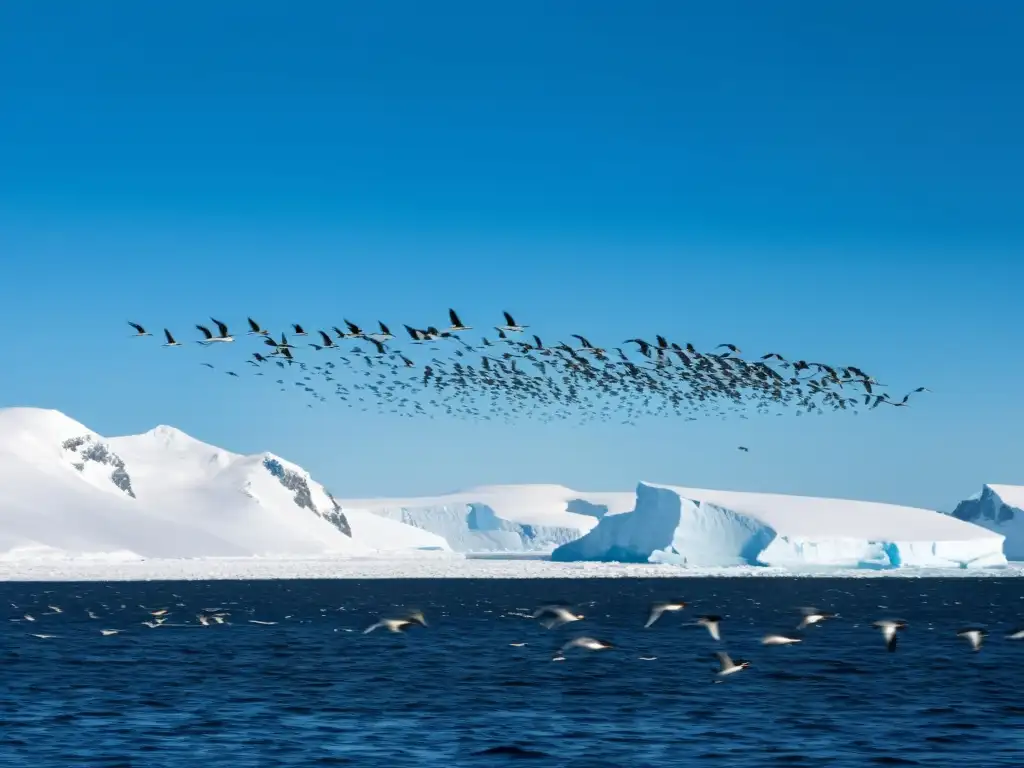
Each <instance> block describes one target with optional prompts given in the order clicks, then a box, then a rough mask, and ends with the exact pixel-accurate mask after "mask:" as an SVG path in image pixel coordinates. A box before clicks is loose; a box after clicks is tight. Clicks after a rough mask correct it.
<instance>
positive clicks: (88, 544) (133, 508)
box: [0, 408, 449, 561]
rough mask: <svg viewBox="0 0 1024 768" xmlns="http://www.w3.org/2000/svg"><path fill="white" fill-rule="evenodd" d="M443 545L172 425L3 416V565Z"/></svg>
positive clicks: (262, 458)
mask: <svg viewBox="0 0 1024 768" xmlns="http://www.w3.org/2000/svg"><path fill="white" fill-rule="evenodd" d="M405 550H407V551H448V550H449V547H448V545H447V543H446V542H445V540H444V539H443V538H442V537H440V536H437V535H434V534H431V533H429V532H428V531H424V530H422V529H419V528H414V527H412V526H407V525H403V524H402V523H400V522H395V521H393V520H387V519H383V518H381V517H378V516H376V515H372V514H369V513H361V512H358V511H354V512H353V513H351V514H348V513H345V512H343V511H342V509H341V506H340V505H339V504H338V503H337V501H335V499H334V497H333V496H332V495H331V494H330V493H329V492H328V491H327V490H326V489H325V488H324V487H323V486H322V485H320V484H319V483H317V482H315V481H314V480H313V479H312V478H311V477H310V476H309V474H308V473H307V472H306V471H305V470H303V469H302V468H301V467H298V466H296V465H295V464H292V463H290V462H288V461H286V460H284V459H282V458H280V457H279V456H275V455H274V454H271V453H261V454H255V455H248V456H246V455H241V454H236V453H231V452H230V451H226V450H223V449H221V448H217V447H215V446H212V445H208V444H206V443H203V442H201V441H199V440H196V439H195V438H192V437H190V436H189V435H186V434H185V433H184V432H181V431H180V430H177V429H174V428H173V427H168V426H159V427H156V428H154V429H152V430H150V431H149V432H146V433H144V434H141V435H132V436H127V437H113V438H104V437H102V436H100V435H99V434H97V433H96V432H94V431H92V430H90V429H88V428H87V427H85V426H84V425H82V424H80V423H79V422H77V421H75V420H74V419H71V418H70V417H68V416H65V415H64V414H62V413H60V412H58V411H53V410H45V409H39V408H5V409H0V559H3V560H13V561H33V560H53V559H61V558H96V557H102V558H104V559H106V560H108V561H124V560H132V559H140V558H209V557H297V556H298V557H310V556H323V555H338V556H354V557H357V556H373V555H375V554H379V553H381V552H394V551H405Z"/></svg>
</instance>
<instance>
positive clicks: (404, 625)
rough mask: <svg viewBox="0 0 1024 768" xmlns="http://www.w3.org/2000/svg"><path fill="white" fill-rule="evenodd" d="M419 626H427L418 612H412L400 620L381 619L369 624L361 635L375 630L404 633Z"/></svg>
mask: <svg viewBox="0 0 1024 768" xmlns="http://www.w3.org/2000/svg"><path fill="white" fill-rule="evenodd" d="M416 625H419V626H421V627H425V626H427V620H426V619H425V618H424V617H423V614H422V613H420V612H419V611H413V612H412V613H410V614H409V615H408V616H406V617H404V618H401V619H381V620H380V621H378V622H377V623H376V624H371V625H370V626H368V627H367V628H366V629H364V630H363V634H364V635H365V634H367V633H369V632H373V630H375V629H382V628H383V629H386V630H387V631H388V632H405V631H406V630H407V629H409V628H410V627H413V626H416Z"/></svg>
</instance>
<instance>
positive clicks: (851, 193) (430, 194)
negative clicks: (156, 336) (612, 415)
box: [0, 0, 1024, 507]
mask: <svg viewBox="0 0 1024 768" xmlns="http://www.w3.org/2000/svg"><path fill="white" fill-rule="evenodd" d="M501 7H502V8H504V10H503V11H500V12H499V11H498V10H497V8H498V6H497V5H495V4H492V3H479V2H468V0H467V1H466V2H457V3H451V2H439V3H414V2H408V1H404V2H386V1H384V2H374V3H338V2H327V1H326V0H324V1H323V2H308V3H302V4H294V3H292V4H285V3H281V2H266V1H264V0H249V2H244V3H243V2H237V3H230V2H229V3H207V2H192V1H189V0H182V1H180V2H175V3H158V4H152V3H137V2H130V1H129V0H118V1H108V2H102V1H97V2H92V3H77V4H72V3H64V4H59V5H58V6H54V5H53V4H49V5H47V4H43V3H38V2H30V0H12V2H7V3H4V4H3V5H2V6H0V259H2V264H3V269H2V272H0V319H2V320H3V330H4V355H3V362H2V364H0V403H2V404H4V405H38V406H45V407H53V408H58V409H60V410H62V411H65V412H66V413H68V414H69V415H71V416H73V417H75V418H77V419H78V420H80V421H82V422H84V423H85V424H87V425H88V426H90V427H91V428H93V429H95V430H97V431H98V432H100V433H103V434H119V433H127V432H138V431H143V430H146V429H148V428H150V427H152V426H154V425H155V424H158V423H170V424H173V425H175V426H178V427H180V428H182V429H184V430H186V431H187V432H190V433H191V434H193V435H195V436H196V437H199V438H201V439H204V440H207V441H210V442H213V443H216V444H218V445H222V446H224V447H227V448H230V449H233V450H238V451H244V452H249V451H257V450H264V449H267V450H272V451H274V452H276V453H279V454H281V455H283V456H285V457H286V458H289V459H291V460H293V461H296V462H298V463H299V464H301V465H303V466H304V467H306V468H307V469H309V470H310V471H311V472H312V473H313V474H314V476H315V477H317V478H318V479H320V480H322V481H323V482H325V483H326V484H327V485H328V486H329V487H330V488H331V489H332V490H333V491H334V492H335V493H336V494H338V495H378V494H405V493H413V492H424V493H430V492H438V491H445V490H453V489H455V488H458V487H461V486H466V485H470V484H476V483H486V482H563V483H565V484H568V485H572V486H575V487H579V488H586V489H628V488H631V487H632V486H633V485H634V483H635V482H636V481H637V480H640V479H648V480H655V481H660V482H673V483H678V484H688V485H696V486H705V487H716V488H736V489H750V490H769V491H780V492H795V493H808V494H823V495H837V496H850V497H859V498H868V499H880V500H888V501H898V502H906V503H912V504H919V505H923V506H942V507H949V506H951V505H952V504H954V503H955V502H956V501H957V500H958V499H959V498H960V497H962V496H964V495H967V494H969V493H971V492H973V491H974V490H976V489H977V488H978V487H979V486H980V485H981V483H983V482H1007V483H1024V461H1022V459H1024V448H1022V441H1021V432H1022V427H1024V408H1022V406H1021V398H1022V392H1024V389H1022V385H1021V381H1022V377H1024V362H1022V360H1024V354H1022V351H1024V320H1022V313H1021V311H1020V309H1019V307H1018V303H1019V300H1020V294H1021V289H1022V287H1024V266H1021V259H1020V253H1021V250H1022V246H1024V215H1022V214H1024V196H1022V194H1021V183H1022V179H1024V105H1022V102H1021V100H1020V93H1021V92H1022V89H1024V60H1022V59H1021V56H1020V53H1019V47H1020V40H1021V39H1022V36H1024V5H1021V4H1018V3H1010V2H1003V3H984V4H981V5H978V4H973V5H972V4H966V3H962V2H952V1H951V0H947V1H945V2H935V1H932V0H929V1H928V2H923V1H922V2H906V3H895V4H894V3H883V2H866V3H842V4H838V3H807V2H786V1H784V0H783V1H780V2H773V3H763V2H753V1H752V0H751V1H750V2H743V3H737V2H722V1H720V0H718V1H716V2H706V3H673V2H631V3H616V2H604V1H595V0H589V1H588V2H563V3H550V2H544V3H542V2H535V1H533V0H526V1H525V2H519V3H514V4H504V5H503V6H501ZM448 306H455V307H458V308H460V310H461V312H462V313H463V315H464V316H465V317H466V318H467V319H469V320H470V321H473V322H475V323H476V324H484V323H485V322H493V321H496V320H498V319H499V317H500V315H498V313H499V312H500V310H502V309H505V308H508V309H511V310H513V311H514V312H515V314H516V315H517V316H518V317H521V318H523V319H525V320H526V321H528V322H530V324H531V325H532V326H534V328H535V329H536V330H538V331H540V332H541V334H542V335H543V336H545V337H559V336H562V337H564V336H567V334H569V333H572V332H574V331H580V332H584V333H586V334H588V335H590V336H591V337H592V338H594V339H595V340H599V341H601V342H608V343H614V342H619V341H621V340H623V339H625V338H628V337H630V336H634V335H638V334H639V335H651V334H653V333H656V332H663V333H665V334H667V335H669V336H671V337H673V338H675V339H678V340H679V341H692V342H694V343H695V344H697V345H698V346H700V345H708V346H712V345H715V344H718V343H720V342H724V341H733V342H736V343H738V344H739V345H740V346H741V347H743V348H744V349H745V350H746V351H750V352H759V351H770V350H773V351H779V352H782V353H784V354H792V355H797V356H803V357H806V358H808V359H825V360H829V361H834V362H838V363H853V364H855V365H856V364H859V365H860V366H861V367H863V368H865V369H867V370H869V372H872V373H874V374H875V375H876V376H877V377H878V378H879V379H880V380H882V381H885V382H886V383H889V384H890V385H891V387H892V389H893V391H897V392H902V391H905V389H904V388H908V389H909V388H912V387H914V386H917V385H919V384H925V385H928V386H930V387H931V388H933V389H934V390H935V393H934V394H933V395H930V396H927V395H926V396H924V397H922V398H920V399H919V400H917V401H916V402H915V404H914V407H912V408H909V409H902V410H896V409H891V408H890V409H879V410H877V411H874V412H873V413H872V414H871V415H870V416H861V417H858V418H832V417H821V418H794V417H787V418H767V419H751V420H749V421H730V422H721V421H706V422H683V421H679V420H672V421H665V422H646V423H644V424H643V425H642V426H641V427H639V428H630V427H625V426H600V427H598V426H592V427H580V426H571V425H568V424H554V425H550V426H543V425H539V424H534V423H524V424H522V425H517V426H514V427H505V426H501V425H487V424H473V423H464V422H457V421H445V420H435V421H420V420H416V421H413V420H397V419H386V418H370V417H369V416H368V415H363V414H355V413H352V412H351V411H348V410H345V409H344V408H342V407H340V406H339V407H332V408H321V409H319V410H317V411H313V410H310V409H306V408H305V407H303V405H302V402H301V401H299V400H297V399H296V398H286V397H285V396H283V395H279V394H278V393H276V392H273V391H272V390H271V391H267V389H266V388H260V387H256V386H252V384H253V382H237V381H234V380H231V379H228V378H227V377H212V376H207V375H203V374H204V373H208V371H206V370H205V369H200V368H199V367H198V365H197V364H196V363H195V359H196V358H195V355H196V352H195V350H188V351H187V354H188V355H189V356H190V357H188V358H187V360H188V361H189V362H188V363H187V364H186V363H184V362H183V361H184V360H186V358H184V357H180V358H179V357H174V352H175V351H174V350H163V349H158V348H157V346H156V345H157V343H156V342H155V341H154V342H153V343H152V344H151V345H148V346H143V345H142V344H141V342H140V341H139V340H136V339H130V338H127V334H128V333H130V329H128V328H127V326H126V325H125V321H126V320H128V319H136V320H138V321H140V322H143V323H146V324H149V325H152V326H155V327H156V328H159V327H162V326H164V325H168V326H170V327H172V328H176V329H179V332H180V333H181V335H182V336H184V337H186V338H191V334H190V333H188V331H187V329H189V328H190V327H191V325H192V324H193V323H194V322H197V321H202V320H204V319H205V318H207V317H208V316H209V315H211V314H213V315H215V316H218V317H223V318H224V319H228V320H231V321H236V322H237V321H242V320H244V318H245V316H246V315H247V314H250V313H251V314H253V315H255V316H257V317H258V318H259V319H260V320H261V321H262V322H263V323H264V324H265V325H268V326H273V327H279V326H283V325H284V324H286V323H289V322H302V323H305V324H307V325H310V326H326V325H331V324H336V323H338V322H339V321H340V320H341V318H342V317H350V318H352V319H356V320H359V321H363V322H372V321H373V320H376V319H378V318H380V319H383V320H385V321H391V322H393V323H396V324H398V323H401V322H409V323H411V324H414V325H426V324H430V323H433V324H438V325H439V324H441V323H442V322H444V320H445V310H446V308H447V307H448ZM151 341H152V340H151ZM178 351H183V350H178ZM211 351H212V350H211ZM183 352H184V351H183ZM738 444H744V445H747V446H750V448H751V452H750V453H749V454H742V453H739V452H738V451H736V446H737V445H738Z"/></svg>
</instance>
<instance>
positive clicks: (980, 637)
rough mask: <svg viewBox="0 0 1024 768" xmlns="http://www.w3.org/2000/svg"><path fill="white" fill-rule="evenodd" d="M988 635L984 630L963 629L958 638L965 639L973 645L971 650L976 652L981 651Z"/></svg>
mask: <svg viewBox="0 0 1024 768" xmlns="http://www.w3.org/2000/svg"><path fill="white" fill-rule="evenodd" d="M987 634H988V633H987V632H986V631H985V630H984V629H961V630H960V631H959V632H957V633H956V636H957V637H962V638H964V640H966V641H967V642H968V643H970V644H971V648H972V649H973V650H974V651H980V650H981V644H982V642H983V641H984V639H985V636H986V635H987Z"/></svg>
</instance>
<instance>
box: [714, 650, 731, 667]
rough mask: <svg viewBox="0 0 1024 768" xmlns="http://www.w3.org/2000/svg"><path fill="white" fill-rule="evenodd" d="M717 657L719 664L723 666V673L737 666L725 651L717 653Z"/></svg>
mask: <svg viewBox="0 0 1024 768" xmlns="http://www.w3.org/2000/svg"><path fill="white" fill-rule="evenodd" d="M715 656H717V657H718V663H719V664H721V665H722V671H723V672H725V671H726V670H727V669H732V668H733V667H735V666H736V665H735V664H733V662H732V659H731V658H730V657H729V654H728V653H726V652H725V651H716V652H715Z"/></svg>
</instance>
